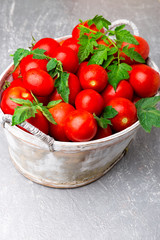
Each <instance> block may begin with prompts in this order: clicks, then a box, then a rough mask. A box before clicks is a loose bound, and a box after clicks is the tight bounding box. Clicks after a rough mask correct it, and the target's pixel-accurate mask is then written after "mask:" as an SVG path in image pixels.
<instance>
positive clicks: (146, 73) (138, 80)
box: [129, 64, 160, 98]
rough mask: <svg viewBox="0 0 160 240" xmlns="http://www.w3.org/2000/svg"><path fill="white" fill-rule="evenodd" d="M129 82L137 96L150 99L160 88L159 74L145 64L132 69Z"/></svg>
mask: <svg viewBox="0 0 160 240" xmlns="http://www.w3.org/2000/svg"><path fill="white" fill-rule="evenodd" d="M129 82H130V84H131V85H132V87H133V89H134V91H135V93H136V95H137V96H139V97H141V98H145V97H152V96H154V95H155V94H156V93H157V91H158V88H159V86H160V74H159V73H158V72H157V71H155V70H154V69H153V68H151V67H149V66H147V65H145V64H138V65H136V66H135V67H134V68H133V69H132V71H131V74H130V79H129Z"/></svg>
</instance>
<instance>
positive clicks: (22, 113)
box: [12, 105, 37, 126]
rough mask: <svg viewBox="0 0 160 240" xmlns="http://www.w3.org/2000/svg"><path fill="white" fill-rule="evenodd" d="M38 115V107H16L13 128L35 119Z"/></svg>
mask: <svg viewBox="0 0 160 240" xmlns="http://www.w3.org/2000/svg"><path fill="white" fill-rule="evenodd" d="M36 113H37V111H36V106H27V105H24V106H18V107H16V108H15V111H14V114H13V116H12V126H14V125H18V124H20V123H22V122H24V121H25V120H26V119H29V118H30V117H35V114H36Z"/></svg>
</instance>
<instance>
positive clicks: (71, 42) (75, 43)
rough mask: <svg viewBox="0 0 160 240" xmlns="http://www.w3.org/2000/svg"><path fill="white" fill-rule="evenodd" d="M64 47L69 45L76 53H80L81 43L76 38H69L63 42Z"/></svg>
mask: <svg viewBox="0 0 160 240" xmlns="http://www.w3.org/2000/svg"><path fill="white" fill-rule="evenodd" d="M62 47H68V48H70V49H72V50H73V51H75V53H76V54H78V50H79V47H80V45H79V44H78V41H77V40H76V39H75V38H68V39H66V40H64V42H63V43H62Z"/></svg>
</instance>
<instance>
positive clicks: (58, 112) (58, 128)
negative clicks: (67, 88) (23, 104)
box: [49, 103, 75, 142]
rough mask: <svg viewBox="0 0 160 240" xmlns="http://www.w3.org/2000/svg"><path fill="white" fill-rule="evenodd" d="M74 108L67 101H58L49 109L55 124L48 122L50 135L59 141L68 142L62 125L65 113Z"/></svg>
mask: <svg viewBox="0 0 160 240" xmlns="http://www.w3.org/2000/svg"><path fill="white" fill-rule="evenodd" d="M74 110H75V109H74V107H73V106H72V105H70V104H68V103H59V104H57V105H56V106H54V107H52V108H50V109H49V111H50V113H51V114H52V116H53V118H54V120H55V121H56V123H57V125H54V124H52V123H49V129H50V135H51V136H52V137H53V138H55V139H56V140H59V141H64V142H68V141H69V140H68V138H67V136H66V134H65V131H64V125H65V120H66V117H67V115H68V114H69V113H70V112H73V111H74Z"/></svg>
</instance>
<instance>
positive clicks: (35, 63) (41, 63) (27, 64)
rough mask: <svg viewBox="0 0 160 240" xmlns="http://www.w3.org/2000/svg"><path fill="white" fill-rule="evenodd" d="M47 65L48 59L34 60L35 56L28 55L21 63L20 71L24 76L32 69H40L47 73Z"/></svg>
mask: <svg viewBox="0 0 160 240" xmlns="http://www.w3.org/2000/svg"><path fill="white" fill-rule="evenodd" d="M47 63H48V61H47V60H46V59H34V58H33V55H28V56H26V57H24V58H23V59H22V60H21V62H20V69H21V74H22V76H23V75H24V74H25V73H26V72H27V71H28V70H30V69H33V68H39V69H42V70H44V71H47Z"/></svg>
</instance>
